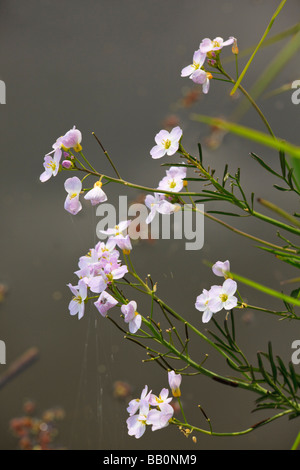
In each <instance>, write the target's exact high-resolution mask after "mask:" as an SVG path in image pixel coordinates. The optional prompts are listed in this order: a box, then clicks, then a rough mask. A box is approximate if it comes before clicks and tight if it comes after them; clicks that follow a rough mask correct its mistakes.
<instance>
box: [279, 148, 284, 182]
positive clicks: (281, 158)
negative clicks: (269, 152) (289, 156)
mask: <svg viewBox="0 0 300 470" xmlns="http://www.w3.org/2000/svg"><path fill="white" fill-rule="evenodd" d="M279 161H280V167H281V173H282V176H283V178H285V174H286V159H285V153H284V152H283V151H282V150H280V151H279Z"/></svg>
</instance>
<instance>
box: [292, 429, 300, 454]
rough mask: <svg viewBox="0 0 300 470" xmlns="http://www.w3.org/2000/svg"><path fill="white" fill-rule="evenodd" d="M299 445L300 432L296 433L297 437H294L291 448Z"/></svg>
mask: <svg viewBox="0 0 300 470" xmlns="http://www.w3.org/2000/svg"><path fill="white" fill-rule="evenodd" d="M299 445H300V432H299V433H298V435H297V437H296V439H295V442H294V444H293V445H292V448H291V450H297V449H298V447H299Z"/></svg>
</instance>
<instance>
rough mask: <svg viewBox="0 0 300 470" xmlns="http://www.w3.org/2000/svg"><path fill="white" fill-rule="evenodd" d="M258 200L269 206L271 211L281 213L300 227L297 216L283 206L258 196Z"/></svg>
mask: <svg viewBox="0 0 300 470" xmlns="http://www.w3.org/2000/svg"><path fill="white" fill-rule="evenodd" d="M257 202H259V203H260V204H261V205H262V206H264V207H267V208H268V209H270V210H271V211H273V212H275V213H276V214H278V215H280V216H281V217H283V218H284V219H286V220H288V221H289V222H291V223H292V224H293V225H294V226H295V227H300V220H299V219H297V218H296V217H293V216H292V215H291V214H289V213H288V212H286V211H285V210H283V209H281V207H278V206H276V205H275V204H273V203H272V202H269V201H266V200H265V199H261V198H258V199H257Z"/></svg>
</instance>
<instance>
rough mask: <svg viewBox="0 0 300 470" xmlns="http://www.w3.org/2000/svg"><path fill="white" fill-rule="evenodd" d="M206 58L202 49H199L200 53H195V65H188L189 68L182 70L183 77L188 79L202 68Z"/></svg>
mask: <svg viewBox="0 0 300 470" xmlns="http://www.w3.org/2000/svg"><path fill="white" fill-rule="evenodd" d="M205 58H206V53H205V52H204V53H203V52H201V51H200V49H198V51H195V52H194V56H193V63H192V64H191V65H188V66H187V67H184V68H183V69H182V70H181V76H182V77H188V76H189V75H192V74H193V73H194V72H195V71H196V70H198V69H200V68H201V67H202V65H203V64H204V62H205Z"/></svg>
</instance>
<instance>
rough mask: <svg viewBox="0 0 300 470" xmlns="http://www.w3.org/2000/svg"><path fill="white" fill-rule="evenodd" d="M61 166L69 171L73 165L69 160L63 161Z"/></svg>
mask: <svg viewBox="0 0 300 470" xmlns="http://www.w3.org/2000/svg"><path fill="white" fill-rule="evenodd" d="M62 166H63V167H64V168H66V170H70V168H73V166H74V165H73V163H72V162H71V161H70V160H64V161H63V162H62Z"/></svg>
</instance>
